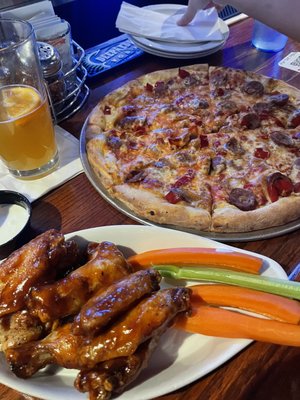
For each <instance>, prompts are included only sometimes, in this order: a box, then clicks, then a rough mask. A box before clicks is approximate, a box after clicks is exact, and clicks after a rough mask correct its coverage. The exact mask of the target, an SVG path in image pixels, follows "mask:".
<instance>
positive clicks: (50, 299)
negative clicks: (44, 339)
mask: <svg viewBox="0 0 300 400" xmlns="http://www.w3.org/2000/svg"><path fill="white" fill-rule="evenodd" d="M130 272H131V270H130V267H129V265H128V264H127V262H126V260H125V258H124V257H123V255H122V253H121V252H120V251H119V250H118V248H117V246H115V245H114V244H113V243H109V242H102V243H100V244H98V246H97V249H96V250H95V251H94V252H93V253H92V254H91V255H90V260H89V261H88V262H87V263H86V264H85V265H83V266H82V267H80V268H78V269H76V270H75V271H73V272H71V273H70V274H69V275H67V276H66V277H65V278H63V279H62V280H58V281H56V282H55V283H53V284H50V285H43V286H40V287H37V288H34V289H33V290H32V291H31V293H30V296H29V299H28V301H27V307H28V309H29V310H30V312H31V314H32V315H34V316H37V317H38V318H40V320H41V321H42V322H43V323H46V322H51V321H54V320H55V319H57V318H63V317H66V316H69V315H74V314H76V313H77V312H78V311H79V310H80V308H81V306H82V305H83V304H84V303H85V302H86V301H87V300H88V299H89V298H90V297H91V296H92V294H93V293H95V291H97V290H98V289H99V288H100V287H106V286H109V285H111V284H112V283H113V282H115V281H117V280H119V279H121V278H123V277H124V276H126V275H128V274H129V273H130Z"/></svg>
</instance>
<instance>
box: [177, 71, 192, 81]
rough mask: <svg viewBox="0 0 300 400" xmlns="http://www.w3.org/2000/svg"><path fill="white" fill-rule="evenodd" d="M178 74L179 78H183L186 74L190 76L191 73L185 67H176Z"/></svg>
mask: <svg viewBox="0 0 300 400" xmlns="http://www.w3.org/2000/svg"><path fill="white" fill-rule="evenodd" d="M178 75H179V77H180V78H181V79H185V78H187V77H188V76H190V75H191V74H190V73H189V71H187V70H186V69H183V68H179V69H178Z"/></svg>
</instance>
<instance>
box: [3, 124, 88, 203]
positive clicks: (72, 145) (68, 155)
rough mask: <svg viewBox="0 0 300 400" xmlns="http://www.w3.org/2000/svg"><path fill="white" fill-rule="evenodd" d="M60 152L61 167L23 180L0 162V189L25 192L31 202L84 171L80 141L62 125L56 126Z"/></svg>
mask: <svg viewBox="0 0 300 400" xmlns="http://www.w3.org/2000/svg"><path fill="white" fill-rule="evenodd" d="M55 132H56V140H57V147H58V152H59V167H58V168H57V169H56V170H55V171H53V172H51V173H50V174H49V175H46V176H44V177H42V178H39V179H33V180H21V179H17V178H15V177H13V176H12V175H11V174H10V173H9V172H8V170H7V168H6V167H5V166H4V165H3V164H2V163H1V162H0V189H1V190H14V191H17V192H20V193H22V194H24V195H25V196H26V197H27V198H28V199H29V200H30V201H31V202H32V201H34V200H36V199H38V198H39V197H41V196H43V195H44V194H46V193H47V192H49V191H50V190H52V189H54V188H56V187H58V186H60V185H62V184H63V183H64V182H66V181H68V180H69V179H71V178H73V177H74V176H76V175H78V174H79V173H80V172H82V171H83V169H82V164H81V161H80V157H79V142H78V140H77V139H76V138H75V137H74V136H72V135H71V134H70V133H69V132H67V131H66V130H64V129H62V128H61V127H60V126H56V127H55Z"/></svg>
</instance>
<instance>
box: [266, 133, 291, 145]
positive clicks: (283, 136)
mask: <svg viewBox="0 0 300 400" xmlns="http://www.w3.org/2000/svg"><path fill="white" fill-rule="evenodd" d="M270 137H271V139H272V140H273V142H274V143H276V144H277V145H278V146H285V147H291V146H293V144H294V143H293V139H292V138H291V136H290V135H288V134H287V133H285V132H282V131H275V132H272V133H271V135H270Z"/></svg>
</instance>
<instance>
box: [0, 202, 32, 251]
mask: <svg viewBox="0 0 300 400" xmlns="http://www.w3.org/2000/svg"><path fill="white" fill-rule="evenodd" d="M28 219H29V213H28V211H27V210H26V209H25V208H23V207H22V206H19V205H18V204H0V246H1V245H2V244H4V243H6V242H8V241H9V240H11V239H13V238H14V237H15V236H16V235H17V234H18V233H19V232H20V231H21V230H22V229H23V228H24V226H25V225H26V223H27V221H28Z"/></svg>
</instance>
